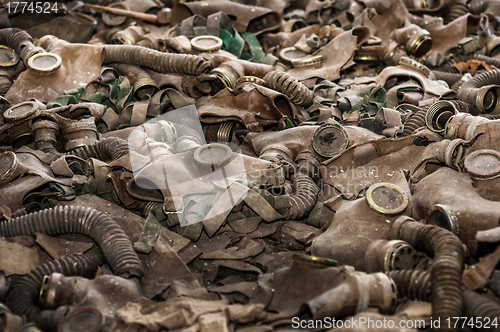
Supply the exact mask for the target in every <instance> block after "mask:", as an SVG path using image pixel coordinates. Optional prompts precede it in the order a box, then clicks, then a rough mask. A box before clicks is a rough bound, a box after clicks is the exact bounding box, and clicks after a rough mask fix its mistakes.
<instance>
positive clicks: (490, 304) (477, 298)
mask: <svg viewBox="0 0 500 332" xmlns="http://www.w3.org/2000/svg"><path fill="white" fill-rule="evenodd" d="M464 315H465V316H467V317H470V318H472V319H476V317H481V319H482V320H483V322H486V320H485V318H489V319H490V322H493V321H494V320H495V319H496V320H497V323H498V325H497V326H496V327H495V325H491V323H490V325H489V328H486V326H485V328H483V329H480V328H479V329H478V330H480V331H492V332H498V331H500V322H498V320H499V319H500V305H499V304H498V303H497V302H495V301H493V300H491V299H490V298H488V297H486V296H484V295H481V294H479V293H476V292H474V291H471V290H470V289H468V288H466V287H464Z"/></svg>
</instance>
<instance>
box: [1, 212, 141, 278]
mask: <svg viewBox="0 0 500 332" xmlns="http://www.w3.org/2000/svg"><path fill="white" fill-rule="evenodd" d="M36 233H42V234H46V235H50V236H54V235H60V234H70V233H79V234H83V235H86V236H89V237H90V238H92V239H93V240H94V241H95V242H96V243H97V245H98V246H99V247H100V248H101V250H102V252H103V253H104V257H106V260H107V262H108V263H109V265H110V267H111V269H112V270H113V273H114V274H116V275H118V276H121V277H125V278H127V277H130V276H133V277H142V275H143V274H144V270H143V268H142V265H141V261H140V260H139V257H138V256H137V254H136V253H135V251H134V249H133V248H132V243H131V242H130V239H129V238H128V237H127V235H126V234H125V232H124V231H123V230H122V229H121V228H120V226H119V225H118V224H117V223H116V222H115V221H114V220H113V219H111V218H110V217H108V216H107V215H105V214H104V213H102V212H99V211H97V210H95V209H92V208H88V207H82V206H70V207H68V206H64V207H62V206H58V207H55V208H51V209H45V210H42V211H38V212H35V213H30V214H27V215H25V216H21V217H18V218H14V219H10V220H5V221H2V222H0V236H3V237H14V236H22V235H28V236H36Z"/></svg>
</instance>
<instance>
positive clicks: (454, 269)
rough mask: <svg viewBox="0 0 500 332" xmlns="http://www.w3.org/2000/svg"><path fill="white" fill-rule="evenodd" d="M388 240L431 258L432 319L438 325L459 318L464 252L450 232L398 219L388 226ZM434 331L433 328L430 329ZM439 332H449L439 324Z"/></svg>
mask: <svg viewBox="0 0 500 332" xmlns="http://www.w3.org/2000/svg"><path fill="white" fill-rule="evenodd" d="M389 232H390V238H391V239H394V240H396V239H398V240H403V241H406V242H408V243H409V244H410V245H412V246H413V247H414V248H415V249H417V250H422V251H424V252H426V253H428V254H430V255H433V256H434V261H433V263H432V266H431V282H432V285H431V296H432V316H433V318H434V319H438V318H439V319H440V320H441V322H444V321H446V320H447V319H448V318H452V317H460V314H461V313H462V306H463V295H462V272H463V269H464V249H463V247H462V242H461V241H460V240H459V239H458V237H457V236H456V235H455V234H453V233H452V232H450V231H448V230H446V229H443V228H440V227H437V226H434V225H425V224H421V223H419V222H416V221H415V220H414V219H413V218H410V217H407V216H401V217H399V218H398V219H396V221H395V222H394V223H392V224H391V228H390V231H389ZM434 330H436V329H434ZM439 330H442V331H448V330H450V331H451V330H453V329H452V328H451V329H450V328H448V326H446V324H444V325H443V324H441V328H440V329H439Z"/></svg>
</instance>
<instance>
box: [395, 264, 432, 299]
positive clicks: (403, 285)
mask: <svg viewBox="0 0 500 332" xmlns="http://www.w3.org/2000/svg"><path fill="white" fill-rule="evenodd" d="M385 274H387V276H389V277H390V278H392V280H394V282H395V283H396V286H397V288H398V292H397V293H398V297H399V298H404V297H406V298H408V299H409V300H416V301H425V302H430V300H431V275H430V273H429V272H427V271H420V270H399V271H390V272H386V273H385Z"/></svg>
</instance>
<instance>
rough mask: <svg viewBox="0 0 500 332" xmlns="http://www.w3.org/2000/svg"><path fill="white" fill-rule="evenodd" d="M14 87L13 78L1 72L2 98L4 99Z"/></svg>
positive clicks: (0, 86)
mask: <svg viewBox="0 0 500 332" xmlns="http://www.w3.org/2000/svg"><path fill="white" fill-rule="evenodd" d="M11 87H12V77H10V75H9V74H8V73H6V72H5V71H3V70H0V96H2V97H4V96H5V95H6V94H7V91H9V90H10V88H11Z"/></svg>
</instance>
